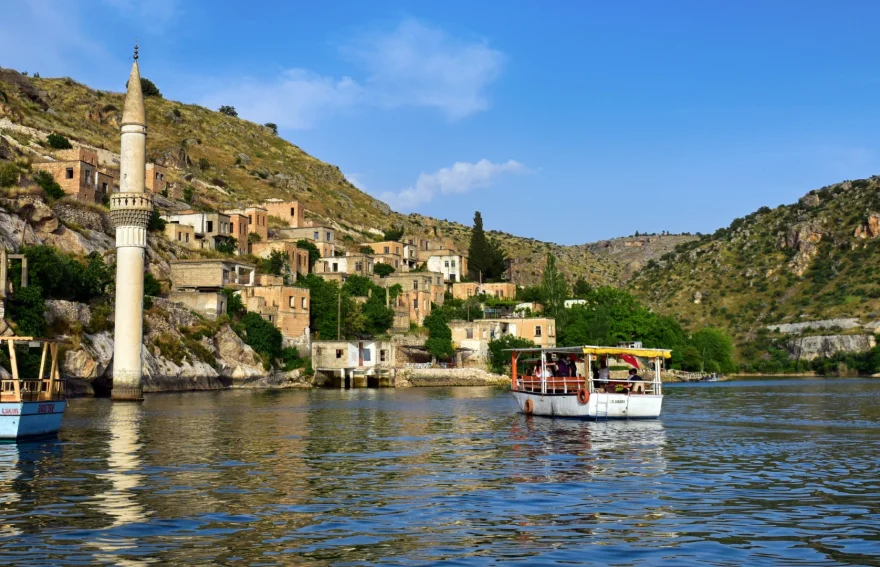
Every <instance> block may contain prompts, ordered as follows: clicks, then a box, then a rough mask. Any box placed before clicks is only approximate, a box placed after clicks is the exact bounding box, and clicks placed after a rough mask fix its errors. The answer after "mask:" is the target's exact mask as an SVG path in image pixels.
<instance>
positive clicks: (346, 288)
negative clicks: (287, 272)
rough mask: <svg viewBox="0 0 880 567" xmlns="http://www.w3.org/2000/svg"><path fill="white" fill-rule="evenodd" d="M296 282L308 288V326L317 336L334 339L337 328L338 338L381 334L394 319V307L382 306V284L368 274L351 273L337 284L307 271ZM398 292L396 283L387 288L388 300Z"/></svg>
mask: <svg viewBox="0 0 880 567" xmlns="http://www.w3.org/2000/svg"><path fill="white" fill-rule="evenodd" d="M300 283H301V284H302V285H305V286H306V287H308V288H309V292H310V296H311V303H312V305H311V309H310V310H309V313H310V317H311V321H310V326H311V329H312V332H313V333H314V334H315V335H316V336H317V337H318V338H319V339H325V340H332V339H335V338H336V336H337V332H339V334H340V335H341V336H342V338H353V337H360V336H376V335H381V334H383V333H386V332H387V331H388V329H390V328H391V325H392V324H393V323H394V311H393V310H392V309H390V308H388V307H385V293H386V292H385V288H383V287H380V286H378V285H376V284H375V283H373V282H372V281H371V280H370V279H369V278H366V277H363V276H358V275H353V276H350V277H349V278H348V280H346V282H345V284H344V285H343V286H342V287H340V286H339V284H337V283H336V282H328V281H325V280H324V279H322V278H320V277H318V276H316V275H315V274H309V275H308V276H306V277H305V278H302V279H301V280H300ZM400 292H401V288H400V286H399V285H398V286H392V287H391V288H389V290H388V293H389V298H390V300H391V301H393V300H394V299H395V298H396V297H397V295H398V294H400ZM355 298H366V300H356V299H355ZM339 314H341V316H342V318H341V320H340V319H339V318H338V315H339Z"/></svg>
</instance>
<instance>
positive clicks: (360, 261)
mask: <svg viewBox="0 0 880 567" xmlns="http://www.w3.org/2000/svg"><path fill="white" fill-rule="evenodd" d="M373 266H374V260H373V257H372V256H368V255H366V254H352V255H350V256H331V257H329V258H319V259H318V261H317V262H315V273H316V274H319V275H322V274H335V273H343V274H347V275H352V274H357V275H359V276H365V277H370V276H372V275H373Z"/></svg>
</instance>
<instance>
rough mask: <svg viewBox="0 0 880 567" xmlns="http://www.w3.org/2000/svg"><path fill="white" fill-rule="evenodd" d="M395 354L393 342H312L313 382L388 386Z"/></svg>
mask: <svg viewBox="0 0 880 567" xmlns="http://www.w3.org/2000/svg"><path fill="white" fill-rule="evenodd" d="M395 350H396V349H395V344H394V343H393V342H392V341H370V340H366V341H347V340H341V341H312V353H311V354H312V367H313V368H314V369H315V373H316V374H315V378H316V380H319V381H321V380H322V381H323V382H324V384H327V385H332V386H337V387H351V388H357V387H361V388H362V387H365V386H369V385H375V386H379V385H383V384H384V385H391V379H390V375H391V370H392V368H393V367H394V361H395V359H396V352H395Z"/></svg>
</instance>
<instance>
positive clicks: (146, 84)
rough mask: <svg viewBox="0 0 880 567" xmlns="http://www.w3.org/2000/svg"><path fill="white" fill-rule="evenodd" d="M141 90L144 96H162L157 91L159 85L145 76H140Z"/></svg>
mask: <svg viewBox="0 0 880 567" xmlns="http://www.w3.org/2000/svg"><path fill="white" fill-rule="evenodd" d="M141 92H142V93H144V96H157V97H159V98H162V93H160V92H159V87H157V86H156V84H155V83H153V81H151V80H150V79H147V78H146V77H141Z"/></svg>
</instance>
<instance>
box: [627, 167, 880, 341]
mask: <svg viewBox="0 0 880 567" xmlns="http://www.w3.org/2000/svg"><path fill="white" fill-rule="evenodd" d="M629 286H630V288H631V289H632V291H633V292H634V293H635V294H636V295H637V296H638V297H640V298H641V299H642V300H643V301H645V302H646V303H647V304H649V305H650V306H651V307H653V308H655V309H656V310H658V311H661V312H663V313H668V314H675V315H676V316H678V317H680V318H681V319H682V321H683V323H684V324H685V325H687V326H690V327H691V328H696V327H698V326H703V325H717V326H720V327H724V328H727V329H730V330H731V331H732V332H733V333H734V336H735V337H736V338H738V339H739V340H740V341H744V340H745V339H747V338H750V337H752V336H753V335H754V332H755V331H756V330H757V329H759V328H761V327H764V326H767V325H771V324H780V323H795V322H799V321H816V320H826V319H833V318H841V317H848V318H857V319H859V320H860V322H861V323H871V322H872V321H874V320H876V319H880V177H872V178H870V179H858V180H855V181H846V182H844V183H838V184H836V185H831V186H829V187H825V188H823V189H820V190H816V191H811V192H810V193H808V194H807V195H805V196H804V197H803V198H801V199H800V200H799V201H798V202H797V203H795V204H792V205H784V206H780V207H777V208H775V209H769V208H767V207H762V208H761V209H759V210H758V211H756V212H754V213H752V214H750V215H748V216H747V217H745V218H741V219H737V220H735V221H734V222H733V223H731V225H730V226H729V227H727V228H723V229H720V230H718V231H717V232H715V234H713V235H709V236H703V237H701V238H699V239H696V240H692V241H689V242H684V243H681V244H679V245H678V246H676V248H675V249H674V250H673V251H672V252H669V253H667V254H665V255H663V256H662V257H660V258H659V259H657V260H653V261H650V262H648V264H647V265H646V267H645V268H644V269H643V270H641V271H640V272H638V273H637V274H636V275H635V277H634V278H633V279H632V281H631V282H630V283H629Z"/></svg>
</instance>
